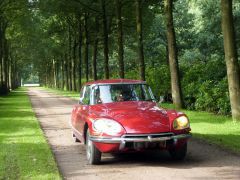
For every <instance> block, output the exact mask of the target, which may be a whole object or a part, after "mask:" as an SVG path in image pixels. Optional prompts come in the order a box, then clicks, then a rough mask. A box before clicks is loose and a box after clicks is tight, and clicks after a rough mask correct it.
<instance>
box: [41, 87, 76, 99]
mask: <svg viewBox="0 0 240 180" xmlns="http://www.w3.org/2000/svg"><path fill="white" fill-rule="evenodd" d="M39 89H42V90H46V91H48V92H51V93H55V94H58V95H61V96H65V97H69V98H72V99H75V100H79V95H80V93H79V92H73V91H65V90H59V89H52V88H47V87H39Z"/></svg>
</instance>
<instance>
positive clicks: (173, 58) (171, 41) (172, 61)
mask: <svg viewBox="0 0 240 180" xmlns="http://www.w3.org/2000/svg"><path fill="white" fill-rule="evenodd" d="M164 5H165V14H166V24H167V41H168V53H169V54H168V56H169V67H170V74H171V88H172V99H173V104H174V105H175V107H176V108H177V109H181V108H183V101H182V91H181V83H180V78H179V67H178V59H177V48H176V37H175V30H174V25H173V14H172V9H173V1H172V0H165V2H164Z"/></svg>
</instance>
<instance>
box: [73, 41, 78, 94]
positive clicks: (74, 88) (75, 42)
mask: <svg viewBox="0 0 240 180" xmlns="http://www.w3.org/2000/svg"><path fill="white" fill-rule="evenodd" d="M76 49H77V40H76V38H75V39H74V44H73V60H72V74H73V77H72V80H73V91H77V84H76Z"/></svg>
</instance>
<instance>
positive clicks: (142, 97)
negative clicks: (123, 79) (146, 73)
mask: <svg viewBox="0 0 240 180" xmlns="http://www.w3.org/2000/svg"><path fill="white" fill-rule="evenodd" d="M122 101H154V96H153V94H152V91H151V89H150V87H149V86H147V85H146V84H107V85H97V86H95V87H94V104H101V103H111V102H122Z"/></svg>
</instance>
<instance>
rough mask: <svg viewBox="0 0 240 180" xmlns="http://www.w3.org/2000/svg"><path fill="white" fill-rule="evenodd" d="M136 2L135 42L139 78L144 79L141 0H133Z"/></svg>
mask: <svg viewBox="0 0 240 180" xmlns="http://www.w3.org/2000/svg"><path fill="white" fill-rule="evenodd" d="M135 3H136V24H137V44H138V59H139V70H140V78H141V80H143V81H145V62H144V52H143V35H142V0H135Z"/></svg>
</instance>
